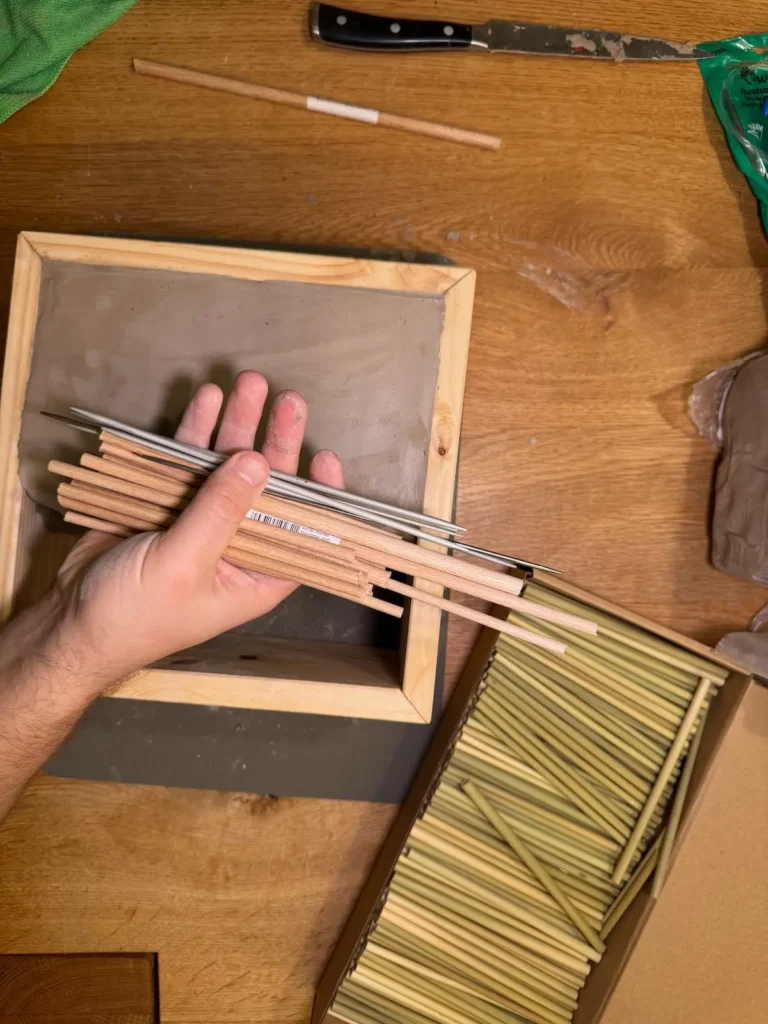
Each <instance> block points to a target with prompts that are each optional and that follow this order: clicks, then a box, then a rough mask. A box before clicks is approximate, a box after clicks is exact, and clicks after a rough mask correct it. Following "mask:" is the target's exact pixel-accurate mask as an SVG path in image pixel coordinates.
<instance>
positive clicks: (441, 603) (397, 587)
mask: <svg viewBox="0 0 768 1024" xmlns="http://www.w3.org/2000/svg"><path fill="white" fill-rule="evenodd" d="M387 590H391V591H392V592H393V593H395V594H401V595H402V596H403V597H409V598H410V599H411V600H412V601H421V602H422V603H423V604H429V605H432V607H433V608H440V609H441V610H442V611H444V612H450V613H451V614H452V615H458V616H460V617H461V618H463V619H469V620H470V621H472V622H477V623H479V624H480V625H481V626H487V627H489V628H490V629H498V630H500V632H502V633H505V634H507V635H508V636H513V637H516V638H517V639H518V640H524V641H525V642H526V643H529V644H534V645H536V646H537V647H544V648H545V649H546V650H548V651H552V652H553V653H555V654H562V653H563V652H564V651H565V645H564V644H561V643H558V642H557V641H554V640H550V639H549V638H548V637H543V636H541V634H539V633H532V632H531V631H530V630H527V629H519V628H518V627H517V626H510V625H509V624H508V623H506V622H504V621H503V620H501V619H495V618H494V617H493V616H492V615H486V614H485V613H484V612H478V611H475V609H474V608H468V607H467V606H466V605H463V604H458V603H457V602H456V601H446V600H445V598H442V597H437V596H436V595H435V594H428V593H427V592H426V591H424V590H417V589H416V587H411V586H408V584H407V583H400V582H399V581H398V580H393V579H391V580H389V582H388V583H387Z"/></svg>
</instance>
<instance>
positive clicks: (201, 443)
mask: <svg viewBox="0 0 768 1024" xmlns="http://www.w3.org/2000/svg"><path fill="white" fill-rule="evenodd" d="M223 401H224V395H223V393H222V390H221V388H220V387H218V386H217V385H216V384H203V386H202V387H200V388H198V389H197V391H196V392H195V394H194V396H193V398H192V401H191V402H190V403H189V405H188V406H187V408H186V409H185V410H184V415H183V416H182V417H181V423H180V424H179V429H178V430H177V431H176V434H175V435H174V436H175V437H176V440H177V441H182V442H183V443H184V444H195V445H197V447H198V448H207V447H208V446H209V445H210V443H211V435H212V434H213V431H214V427H215V426H216V420H217V419H218V418H219V411H220V410H221V403H222V402H223ZM249 447H252V445H251V446H249Z"/></svg>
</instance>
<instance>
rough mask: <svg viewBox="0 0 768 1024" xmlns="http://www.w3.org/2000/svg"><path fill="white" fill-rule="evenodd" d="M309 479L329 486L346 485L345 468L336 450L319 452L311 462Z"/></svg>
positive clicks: (341, 486)
mask: <svg viewBox="0 0 768 1024" xmlns="http://www.w3.org/2000/svg"><path fill="white" fill-rule="evenodd" d="M309 479H310V480H316V481H317V482H318V483H319V484H327V485H328V486H329V487H339V488H343V487H344V468H343V466H342V464H341V459H340V458H339V456H338V455H337V454H336V452H331V451H321V452H318V453H317V454H316V455H315V457H314V458H313V459H312V461H311V462H310V464H309Z"/></svg>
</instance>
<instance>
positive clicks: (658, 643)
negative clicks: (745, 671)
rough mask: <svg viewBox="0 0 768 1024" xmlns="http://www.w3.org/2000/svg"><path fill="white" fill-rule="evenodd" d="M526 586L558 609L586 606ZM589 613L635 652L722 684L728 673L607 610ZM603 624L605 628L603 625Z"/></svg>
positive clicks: (606, 632)
mask: <svg viewBox="0 0 768 1024" xmlns="http://www.w3.org/2000/svg"><path fill="white" fill-rule="evenodd" d="M526 589H527V590H530V592H531V596H532V597H535V598H538V599H539V600H540V601H541V602H542V603H544V604H550V605H554V606H555V607H556V608H562V609H563V610H564V611H573V613H574V614H578V613H579V612H583V610H584V606H583V605H580V604H579V603H578V602H576V601H573V600H571V599H569V598H566V597H563V596H562V595H561V594H554V593H553V591H551V590H548V589H547V588H546V587H543V586H540V585H539V584H535V583H529V584H528V585H527V588H526ZM589 612H590V616H591V617H592V618H594V619H595V620H596V621H597V623H598V629H599V632H600V633H601V634H603V635H605V636H608V637H611V638H612V639H615V640H618V641H620V642H621V643H622V644H624V645H625V646H627V647H631V648H633V649H634V650H636V651H641V652H643V653H647V654H649V656H650V657H652V658H655V659H656V660H657V661H661V662H663V663H664V664H667V665H671V666H673V667H674V668H680V669H683V670H684V671H686V672H694V673H695V674H696V675H698V676H700V677H701V678H704V679H709V680H710V682H714V683H717V684H721V683H723V682H724V681H725V679H726V678H727V676H728V670H727V669H725V668H722V667H721V666H720V665H715V664H714V663H713V662H711V661H708V660H707V659H706V658H702V657H701V656H700V655H698V654H693V653H692V652H690V651H685V650H683V648H681V647H676V646H675V645H674V644H672V643H670V642H669V641H667V640H662V639H661V638H660V637H656V636H652V635H651V634H650V633H646V632H645V631H644V630H641V629H640V628H639V627H637V626H630V625H629V624H628V623H626V622H623V621H622V620H620V619H616V618H614V617H613V616H609V615H606V614H605V613H604V612H599V611H597V610H596V609H594V608H592V606H589ZM601 626H602V629H601V628H600V627H601Z"/></svg>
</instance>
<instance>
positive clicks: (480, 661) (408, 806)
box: [310, 575, 751, 1024]
mask: <svg viewBox="0 0 768 1024" xmlns="http://www.w3.org/2000/svg"><path fill="white" fill-rule="evenodd" d="M537 582H541V583H546V585H547V586H549V587H550V588H551V589H553V590H556V591H559V592H560V593H562V594H564V595H566V596H568V597H573V598H576V599H577V600H579V601H583V602H585V603H587V604H591V605H592V606H593V607H594V608H596V609H598V610H600V611H603V612H606V613H608V614H611V615H615V616H617V617H619V618H622V619H624V620H625V621H626V622H629V623H631V624H632V625H635V626H639V627H640V628H642V629H645V630H648V631H649V632H651V633H654V634H656V635H657V636H659V637H661V638H663V639H665V640H669V641H672V642H674V643H676V644H678V645H679V646H680V647H683V648H685V649H687V650H689V651H691V652H692V653H694V654H698V655H700V656H703V657H707V658H710V659H711V660H712V661H714V662H716V663H717V664H719V665H721V666H723V667H725V668H727V669H729V670H730V675H729V676H728V678H727V680H726V682H725V684H724V685H723V686H722V687H721V688H720V690H719V692H718V694H717V696H716V698H715V699H714V700H713V702H712V705H711V708H710V712H709V715H708V718H707V723H706V728H705V731H704V735H703V738H702V742H701V746H700V749H699V755H698V758H697V761H696V766H695V770H694V773H693V777H692V779H691V784H690V788H689V791H688V798H687V803H686V808H685V812H684V816H683V820H682V823H681V826H680V830H679V832H678V836H677V842H676V844H675V849H674V851H673V859H674V858H675V857H676V856H677V854H678V853H679V851H680V850H681V849H682V847H683V845H684V844H685V842H686V837H687V835H688V832H689V829H690V826H691V823H692V822H693V820H694V818H695V815H696V812H697V808H698V806H699V803H700V801H701V798H702V794H703V792H704V789H705V786H706V784H707V782H708V780H709V779H710V778H711V777H712V775H713V773H714V772H715V771H716V770H717V760H718V753H719V751H720V748H721V746H722V744H723V742H724V740H725V737H726V736H727V735H728V731H729V729H730V727H731V724H732V723H733V721H734V717H735V715H736V712H737V710H738V708H739V706H740V705H741V703H742V701H743V700H744V698H745V696H746V694H747V691H748V690H749V687H750V684H751V679H750V676H749V675H747V674H746V673H745V672H744V671H743V670H742V669H741V668H740V667H739V666H738V665H736V664H735V663H733V662H731V661H729V660H728V659H724V658H722V657H720V656H719V655H717V654H715V653H714V652H713V651H712V650H710V648H708V647H705V646H704V645H703V644H699V643H697V642H696V641H694V640H689V639H688V638H687V637H683V636H681V635H680V634H678V633H675V632H673V631H672V630H668V629H665V628H664V627H662V626H659V625H657V624H655V623H653V622H651V621H649V620H648V619H645V618H643V617H641V616H638V615H634V614H633V613H631V612H628V611H627V610H626V609H623V608H620V607H619V606H618V605H615V604H612V603H611V602H609V601H605V600H603V599H602V598H599V597H597V596H595V595H594V594H590V593H588V592H587V591H585V590H582V589H581V588H579V587H576V586H574V585H573V584H570V583H567V582H565V581H562V580H558V579H555V578H553V577H550V576H546V575H542V576H537ZM495 614H496V615H497V617H499V618H503V617H504V616H505V614H506V612H505V611H504V610H503V609H496V611H495ZM497 636H498V633H497V631H495V630H492V629H484V630H483V632H482V633H481V634H480V637H479V639H478V642H477V644H476V646H475V648H474V650H473V651H472V654H471V655H470V657H469V660H468V662H467V665H466V667H465V669H464V672H463V673H462V676H461V678H460V680H459V683H458V685H457V687H456V690H455V692H454V694H453V697H452V698H451V702H450V704H449V705H448V708H447V709H446V711H445V714H444V716H443V718H442V721H441V722H440V725H439V727H438V729H437V732H436V733H435V737H434V740H433V742H432V745H431V746H430V749H429V751H428V752H427V755H426V757H425V758H424V762H423V764H422V765H421V768H420V769H419V772H418V775H417V776H416V779H415V781H414V784H413V787H412V789H411V791H410V793H409V795H408V798H407V799H406V801H405V803H404V804H403V806H402V808H401V810H400V813H399V815H398V817H397V819H396V820H395V823H394V825H393V826H392V829H391V831H390V832H389V834H388V836H387V838H386V840H385V842H384V845H383V846H382V849H381V852H380V854H379V856H378V858H377V860H376V863H375V865H374V867H373V870H372V872H371V875H370V876H369V878H368V881H367V882H366V884H365V886H364V888H363V891H362V893H361V894H360V898H359V899H358V902H357V904H356V906H355V908H354V910H353V911H352V914H351V916H350V918H349V920H348V921H347V924H346V926H345V927H344V930H343V932H342V934H341V938H340V939H339V942H338V944H337V946H336V948H335V950H334V952H333V954H332V955H331V958H330V960H329V961H328V964H327V966H326V968H325V971H324V972H323V975H322V977H321V978H320V982H319V984H318V988H317V993H316V996H315V1002H314V1006H313V1010H312V1017H311V1022H310V1024H323V1022H326V1021H327V1022H329V1024H330V1022H335V1020H336V1018H334V1016H333V1014H331V1013H329V1012H328V1011H329V1009H330V1006H331V1005H332V1003H333V1000H334V998H335V995H336V991H337V989H338V987H339V985H340V984H341V982H342V980H343V979H344V978H345V976H346V974H347V972H348V970H349V968H350V967H351V966H352V965H353V964H354V963H355V962H356V959H357V957H358V956H359V954H360V952H362V948H363V946H364V942H365V940H366V938H367V936H368V934H369V933H370V931H371V929H372V927H373V925H374V924H375V923H376V920H377V918H378V914H379V911H380V909H381V906H382V898H383V896H384V894H385V892H386V888H387V885H388V883H389V880H390V878H391V875H392V872H393V870H394V867H395V865H396V863H397V860H398V858H399V857H400V854H401V853H402V851H403V849H404V847H405V845H406V843H407V841H408V836H409V835H410V832H411V829H412V828H413V825H414V824H415V822H416V821H417V819H418V818H419V817H420V816H421V814H422V813H423V811H424V810H425V809H426V807H427V805H428V803H429V800H430V798H431V795H432V792H433V790H434V788H435V786H436V784H437V782H438V781H439V778H440V775H441V774H442V770H443V768H444V766H445V764H446V761H447V759H448V758H449V757H450V754H451V752H452V748H453V744H454V742H455V740H456V737H457V735H458V733H459V731H460V730H461V727H462V725H463V723H464V721H465V719H466V717H467V714H468V712H469V711H470V710H471V707H472V701H473V697H474V695H475V692H476V690H477V686H478V683H479V681H480V678H481V676H482V674H483V670H484V668H485V666H486V664H487V662H488V658H489V655H490V653H491V651H492V650H493V647H494V645H495V643H496V638H497ZM661 898H662V899H663V894H662V897H661ZM655 903H656V900H654V899H653V898H652V897H651V895H650V882H649V883H648V884H647V886H646V888H645V889H644V890H643V891H642V892H641V893H640V895H639V896H638V897H637V899H636V900H635V901H634V903H633V904H632V906H631V907H630V909H629V910H628V911H627V912H626V913H625V915H624V916H623V918H622V919H621V921H620V922H619V924H618V925H617V926H616V928H615V929H614V931H613V932H612V933H611V936H610V938H609V939H608V941H607V949H606V952H605V954H604V955H603V958H602V960H601V961H600V963H599V964H596V965H595V967H594V968H593V970H592V971H591V972H590V975H589V977H588V979H587V982H586V984H585V986H584V988H583V989H582V991H581V994H580V998H579V1006H578V1009H577V1010H576V1012H575V1014H574V1018H573V1020H574V1024H597V1022H598V1021H599V1020H600V1019H601V1017H602V1015H603V1013H604V1011H605V1010H606V1008H607V1006H608V1003H609V1000H610V998H611V994H612V992H613V991H614V989H615V987H616V985H617V983H618V981H619V978H620V977H621V974H622V972H623V970H624V968H625V966H626V964H627V962H628V961H629V958H630V957H631V955H632V951H633V949H634V948H635V945H636V943H637V941H638V939H639V937H640V935H641V933H642V930H643V928H644V926H645V923H646V921H647V920H648V918H649V916H650V914H651V913H652V911H653V907H654V905H655Z"/></svg>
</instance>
